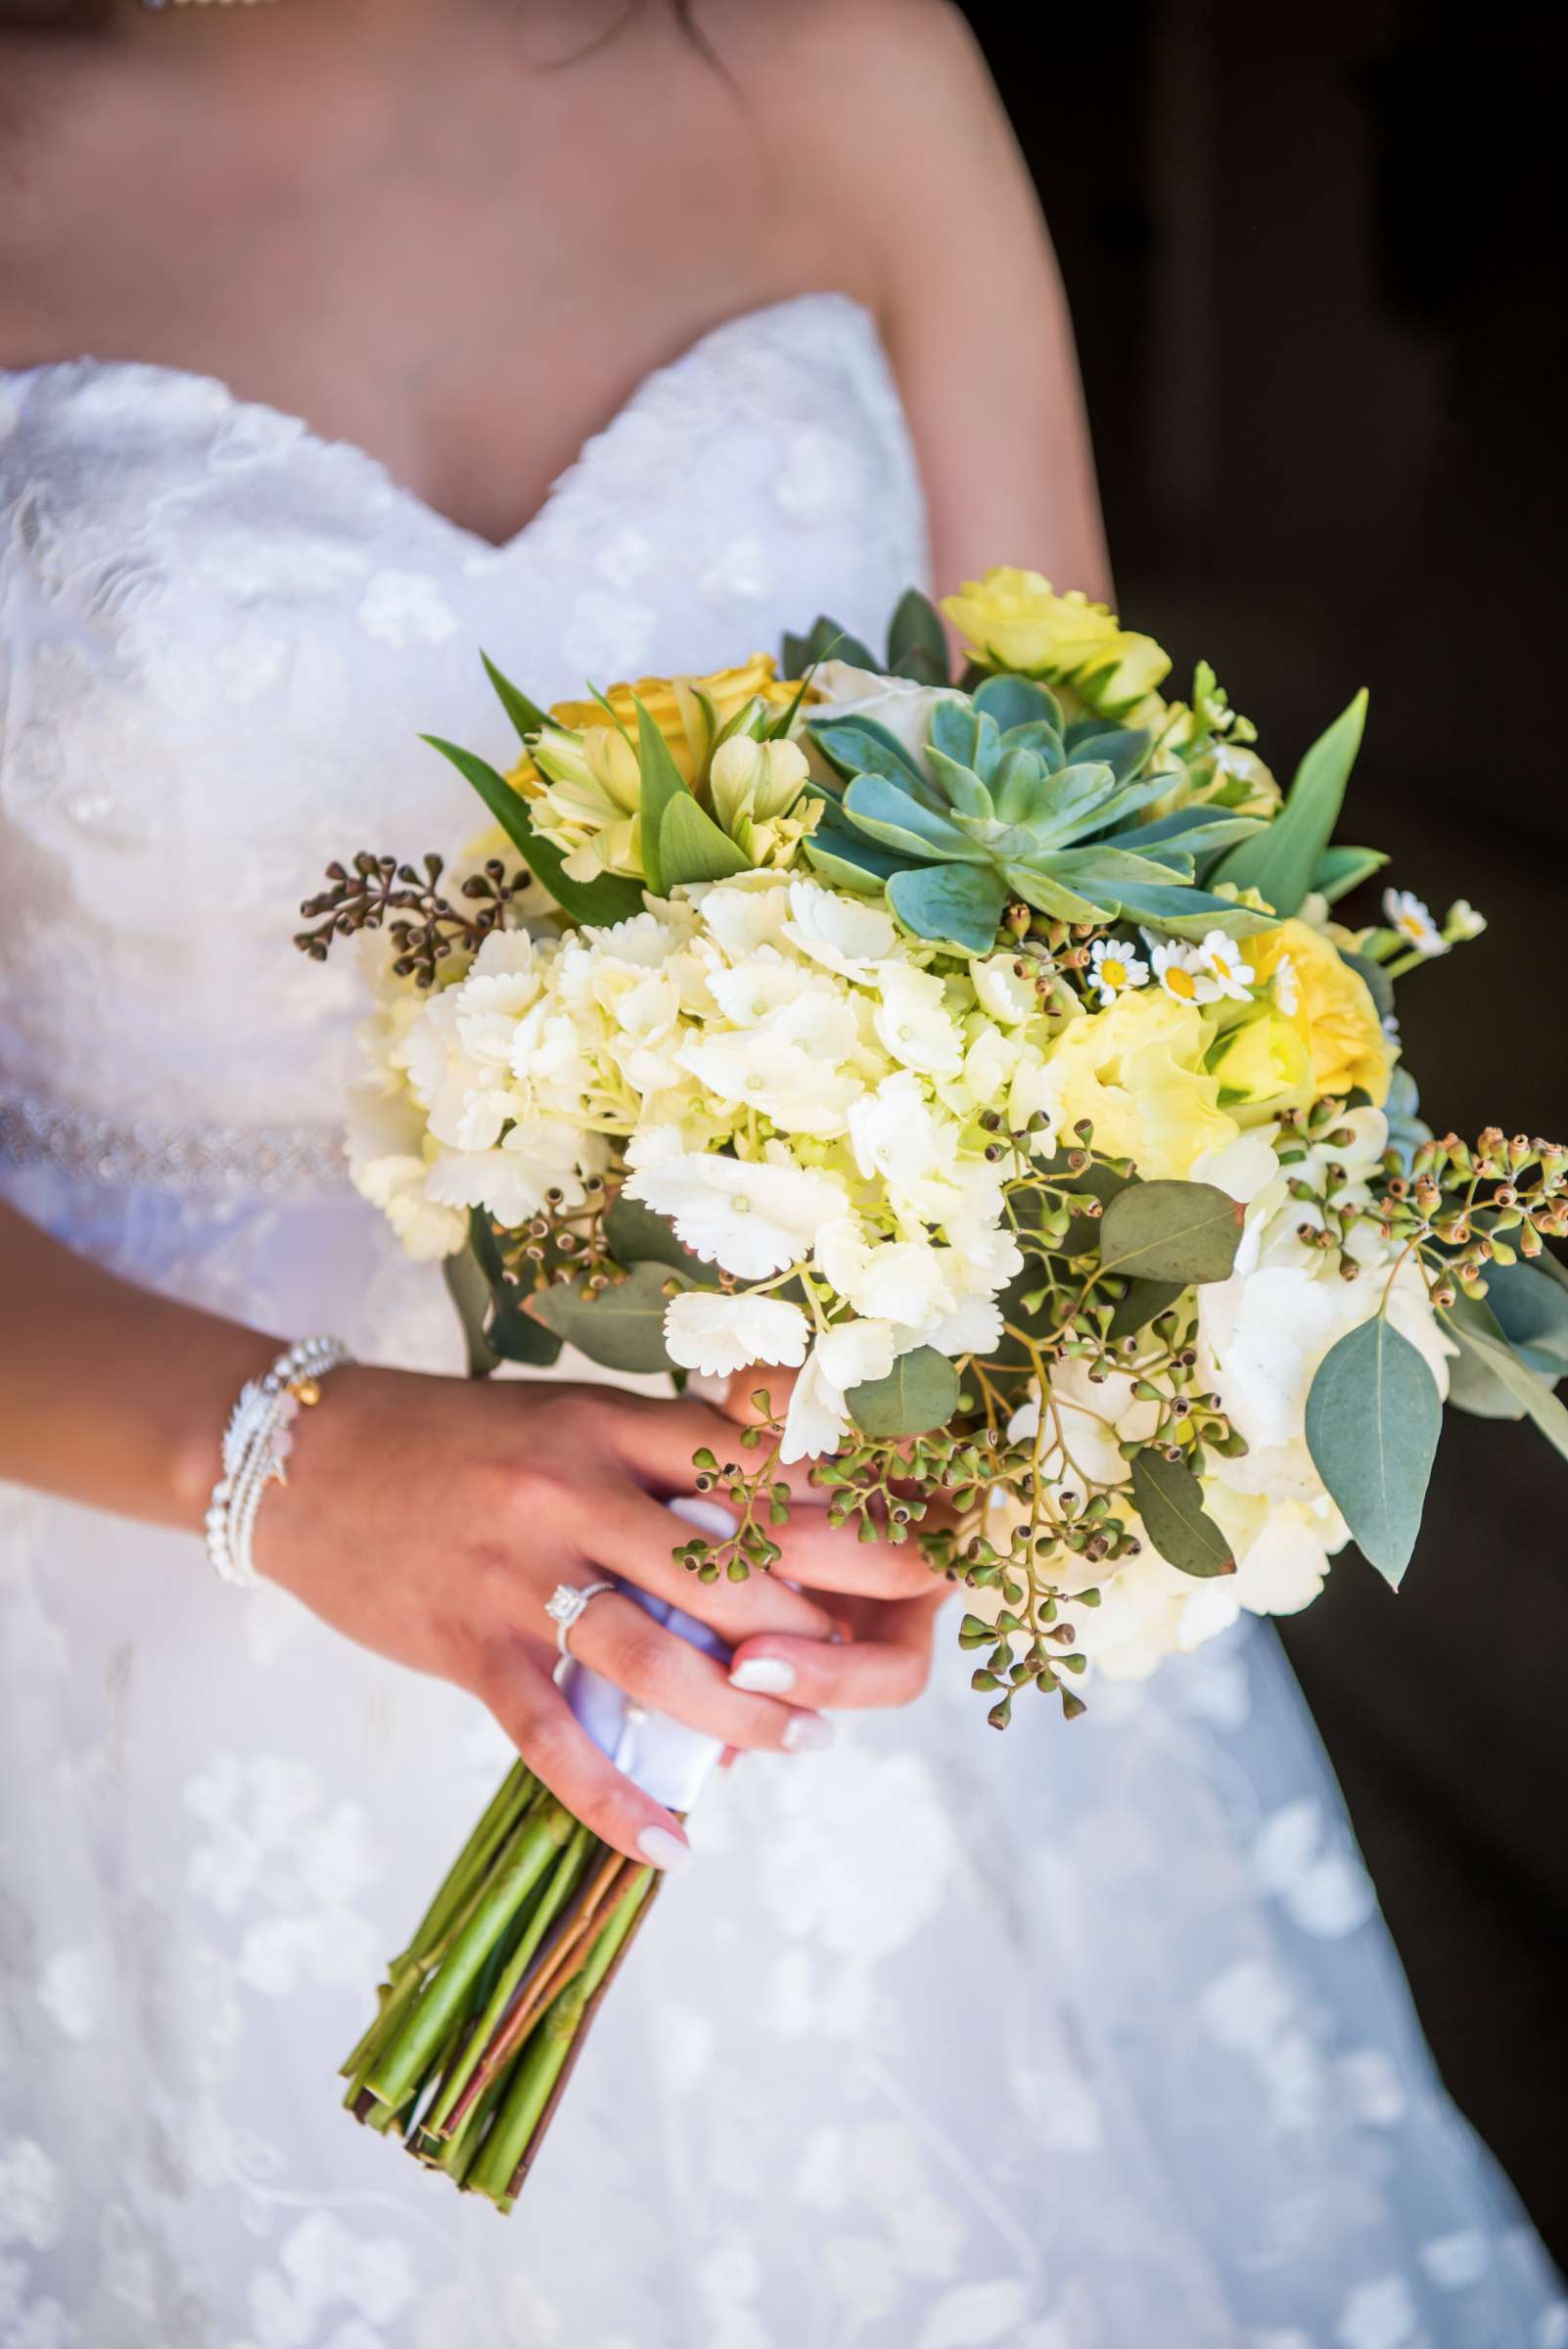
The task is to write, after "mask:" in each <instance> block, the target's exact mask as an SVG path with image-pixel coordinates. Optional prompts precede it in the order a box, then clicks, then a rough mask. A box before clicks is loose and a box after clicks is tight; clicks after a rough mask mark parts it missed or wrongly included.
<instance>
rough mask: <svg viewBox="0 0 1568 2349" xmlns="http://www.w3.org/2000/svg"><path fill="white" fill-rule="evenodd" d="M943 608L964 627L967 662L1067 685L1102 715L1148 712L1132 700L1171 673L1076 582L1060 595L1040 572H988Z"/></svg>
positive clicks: (1162, 658)
mask: <svg viewBox="0 0 1568 2349" xmlns="http://www.w3.org/2000/svg"><path fill="white" fill-rule="evenodd" d="M942 608H943V610H944V611H945V613H946V615H947V618H948V619H949V620H950V621H951V622H952V623H953V625H954V627H956V628H959V629H961V630H962V632H963V635H964V639H965V649H966V650H967V652H968V654H969V657H970V659H971V660H972V661H976V662H978V663H979V664H980V665H981V666H982V667H983V668H1004V669H1012V670H1016V671H1017V673H1018V674H1019V675H1021V676H1026V677H1038V678H1040V679H1041V680H1042V681H1043V682H1044V683H1046V684H1062V685H1067V686H1070V687H1071V688H1072V690H1073V691H1074V692H1075V693H1076V694H1077V695H1078V698H1079V699H1080V701H1082V702H1083V703H1084V705H1085V707H1086V708H1088V709H1090V710H1093V711H1096V712H1097V713H1098V714H1100V715H1102V716H1118V717H1121V716H1127V717H1138V718H1141V716H1143V715H1145V714H1148V713H1145V712H1142V711H1139V710H1138V708H1137V705H1139V704H1140V703H1143V702H1144V701H1145V700H1146V699H1147V698H1148V697H1149V696H1151V695H1153V694H1154V693H1155V690H1156V688H1157V687H1158V686H1159V684H1160V683H1161V681H1162V679H1164V678H1165V677H1166V676H1168V675H1169V674H1170V669H1171V656H1170V654H1169V653H1167V652H1165V651H1164V650H1163V649H1162V648H1161V646H1159V645H1157V644H1156V643H1155V641H1154V639H1153V637H1152V636H1136V635H1133V634H1132V633H1131V632H1130V630H1129V629H1126V628H1123V627H1121V626H1120V625H1119V624H1118V622H1117V620H1116V616H1115V614H1114V613H1112V612H1110V611H1108V610H1107V609H1106V607H1105V605H1104V604H1091V603H1090V602H1089V600H1088V598H1087V596H1086V595H1084V593H1083V591H1082V589H1080V588H1076V587H1075V588H1073V589H1072V590H1071V591H1070V592H1069V593H1068V594H1066V595H1058V594H1057V593H1056V591H1055V589H1054V588H1053V587H1052V585H1051V583H1050V581H1049V579H1046V578H1042V577H1041V576H1040V575H1039V573H1038V571H1016V570H1011V569H1008V568H1006V567H1003V568H1001V569H998V570H995V571H988V572H987V574H986V576H985V577H984V578H983V579H968V580H966V581H965V583H964V585H963V586H962V587H961V588H960V589H959V591H958V593H957V594H956V595H949V596H946V597H945V598H944V601H943V607H942ZM1159 707H1160V705H1159V704H1158V703H1156V705H1155V708H1156V710H1158V708H1159Z"/></svg>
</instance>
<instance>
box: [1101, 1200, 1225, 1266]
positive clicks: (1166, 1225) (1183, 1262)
mask: <svg viewBox="0 0 1568 2349" xmlns="http://www.w3.org/2000/svg"><path fill="white" fill-rule="evenodd" d="M1241 1223H1242V1208H1241V1204H1240V1202H1239V1200H1235V1199H1232V1198H1231V1197H1230V1195H1229V1193H1228V1192H1226V1191H1222V1190H1220V1189H1218V1188H1217V1187H1216V1185H1215V1184H1213V1183H1212V1182H1164V1181H1162V1182H1130V1183H1129V1184H1128V1186H1127V1188H1126V1190H1124V1191H1120V1192H1119V1193H1118V1194H1117V1196H1116V1197H1115V1198H1114V1199H1113V1200H1112V1201H1111V1204H1110V1206H1109V1207H1108V1208H1107V1209H1106V1211H1105V1213H1104V1215H1103V1216H1102V1217H1101V1219H1100V1225H1099V1232H1100V1268H1101V1270H1102V1271H1105V1272H1120V1273H1122V1274H1123V1275H1124V1276H1126V1277H1128V1278H1136V1279H1140V1280H1161V1281H1175V1282H1177V1283H1178V1284H1179V1285H1180V1286H1181V1287H1182V1288H1189V1287H1190V1286H1191V1285H1192V1284H1193V1283H1194V1282H1195V1281H1210V1280H1227V1279H1228V1278H1229V1276H1230V1273H1231V1270H1232V1267H1234V1265H1235V1261H1236V1250H1237V1248H1238V1247H1239V1245H1240V1243H1241Z"/></svg>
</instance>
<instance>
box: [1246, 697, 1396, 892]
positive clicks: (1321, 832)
mask: <svg viewBox="0 0 1568 2349" xmlns="http://www.w3.org/2000/svg"><path fill="white" fill-rule="evenodd" d="M1365 723H1366V689H1365V687H1364V686H1363V687H1362V688H1361V691H1360V693H1359V694H1358V695H1357V696H1356V699H1355V700H1354V701H1353V702H1352V703H1351V705H1350V707H1349V709H1348V710H1344V711H1342V712H1341V713H1340V714H1339V716H1338V717H1336V718H1335V720H1334V722H1333V724H1332V725H1331V726H1329V727H1328V728H1327V730H1326V731H1325V732H1324V733H1322V734H1320V735H1319V736H1318V738H1317V740H1316V741H1315V742H1314V744H1313V746H1312V748H1311V750H1309V751H1308V753H1307V755H1306V757H1305V758H1304V759H1303V760H1302V762H1301V764H1300V766H1298V768H1297V769H1296V776H1295V780H1294V782H1293V783H1292V784H1291V787H1290V795H1289V797H1288V799H1287V800H1286V802H1285V805H1284V806H1283V808H1282V809H1281V810H1280V812H1279V814H1278V815H1277V816H1275V818H1274V820H1273V822H1272V823H1271V824H1270V825H1269V826H1268V829H1267V830H1266V831H1265V832H1263V833H1262V834H1260V835H1259V836H1258V837H1257V838H1256V839H1253V840H1244V841H1241V842H1239V843H1238V844H1237V846H1236V847H1235V848H1233V849H1231V850H1230V851H1229V852H1228V853H1227V854H1226V855H1224V856H1222V858H1221V860H1220V863H1219V865H1218V867H1217V868H1216V871H1215V875H1214V878H1215V880H1216V882H1222V881H1223V882H1229V883H1233V884H1234V886H1235V887H1236V888H1237V889H1256V890H1259V891H1261V893H1262V894H1263V896H1264V897H1265V898H1267V899H1268V903H1269V904H1270V905H1271V906H1272V907H1273V908H1274V911H1275V912H1276V913H1279V914H1292V913H1295V912H1297V911H1298V910H1299V909H1300V906H1301V902H1302V899H1303V898H1305V897H1306V895H1307V893H1308V891H1309V890H1310V889H1311V888H1312V886H1313V879H1314V874H1315V873H1316V871H1317V867H1318V863H1319V861H1320V859H1321V857H1322V855H1323V853H1324V852H1325V850H1326V849H1327V847H1328V844H1329V841H1330V840H1331V839H1332V837H1333V832H1334V826H1335V824H1336V823H1337V822H1338V821H1339V811H1340V808H1341V806H1343V805H1344V800H1345V786H1346V784H1347V783H1348V782H1349V781H1350V772H1351V768H1352V767H1353V766H1354V765H1355V763H1356V754H1357V752H1358V751H1359V750H1360V744H1361V731H1362V728H1363V727H1364V725H1365Z"/></svg>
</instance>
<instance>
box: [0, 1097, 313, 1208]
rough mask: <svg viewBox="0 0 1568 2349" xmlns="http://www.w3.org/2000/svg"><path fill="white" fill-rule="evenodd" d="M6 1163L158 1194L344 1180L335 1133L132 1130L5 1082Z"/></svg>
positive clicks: (134, 1125)
mask: <svg viewBox="0 0 1568 2349" xmlns="http://www.w3.org/2000/svg"><path fill="white" fill-rule="evenodd" d="M0 1163H9V1164H10V1165H12V1166H22V1167H36V1166H42V1167H51V1168H54V1169H55V1170H56V1171H57V1172H59V1173H61V1174H74V1175H82V1176H87V1177H89V1178H92V1179H95V1180H97V1181H100V1182H109V1183H118V1184H137V1185H143V1186H146V1187H147V1188H150V1189H157V1190H172V1191H208V1192H219V1193H228V1194H231V1195H245V1194H254V1193H257V1192H262V1193H265V1194H266V1195H267V1196H268V1197H274V1196H278V1195H284V1196H287V1195H289V1194H298V1193H300V1192H311V1191H324V1190H340V1189H342V1187H343V1185H344V1183H345V1182H346V1179H347V1169H346V1164H345V1160H344V1145H343V1134H342V1132H341V1131H340V1130H339V1129H338V1128H336V1127H331V1126H224V1125H218V1124H215V1123H214V1124H208V1123H205V1122H200V1121H197V1122H191V1123H184V1124H180V1125H165V1124H161V1123H159V1122H158V1121H157V1120H155V1119H137V1120H134V1121H132V1122H130V1123H128V1124H127V1123H120V1122H116V1121H115V1119H113V1118H101V1117H98V1116H95V1115H94V1114H93V1113H91V1112H90V1111H87V1110H82V1109H76V1108H73V1107H70V1106H69V1105H68V1104H65V1103H62V1102H59V1101H51V1100H49V1099H47V1098H46V1097H45V1096H44V1095H43V1094H41V1093H25V1092H18V1091H13V1090H10V1089H8V1088H7V1087H6V1086H4V1085H3V1084H0Z"/></svg>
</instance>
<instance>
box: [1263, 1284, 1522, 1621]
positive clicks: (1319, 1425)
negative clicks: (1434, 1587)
mask: <svg viewBox="0 0 1568 2349" xmlns="http://www.w3.org/2000/svg"><path fill="white" fill-rule="evenodd" d="M1564 1417H1565V1418H1568V1413H1565V1414H1564ZM1442 1427H1443V1404H1442V1399H1441V1397H1440V1396H1439V1394H1438V1388H1437V1381H1436V1379H1435V1378H1434V1377H1433V1376H1432V1373H1431V1371H1430V1370H1429V1369H1428V1368H1427V1366H1426V1363H1425V1361H1424V1360H1423V1359H1422V1358H1421V1356H1420V1354H1419V1353H1418V1352H1417V1351H1416V1349H1415V1348H1414V1347H1413V1346H1412V1345H1411V1344H1410V1341H1409V1339H1408V1338H1406V1337H1402V1336H1401V1335H1400V1332H1399V1331H1398V1330H1397V1329H1396V1328H1395V1327H1394V1325H1393V1323H1392V1322H1390V1321H1389V1320H1387V1319H1386V1318H1385V1317H1384V1315H1383V1314H1381V1313H1378V1314H1375V1315H1374V1316H1373V1318H1372V1319H1371V1320H1370V1321H1363V1322H1362V1323H1361V1325H1360V1328H1359V1329H1353V1330H1352V1331H1351V1332H1350V1333H1349V1335H1348V1336H1346V1337H1343V1338H1341V1339H1340V1340H1339V1342H1338V1344H1337V1345H1334V1346H1331V1347H1330V1348H1329V1350H1328V1352H1327V1354H1326V1355H1325V1356H1324V1357H1323V1359H1322V1360H1321V1362H1319V1364H1318V1365H1317V1372H1316V1375H1315V1377H1314V1380H1313V1383H1312V1389H1311V1392H1310V1393H1309V1395H1308V1397H1307V1449H1308V1451H1310V1452H1311V1454H1312V1457H1313V1465H1314V1467H1315V1468H1316V1470H1317V1473H1318V1475H1319V1476H1320V1477H1321V1478H1322V1480H1323V1483H1324V1484H1325V1485H1326V1486H1327V1488H1328V1491H1329V1494H1330V1496H1331V1497H1332V1498H1333V1500H1334V1502H1335V1504H1336V1506H1337V1507H1338V1509H1339V1511H1340V1514H1341V1515H1342V1516H1343V1518H1344V1520H1345V1522H1346V1524H1347V1525H1348V1526H1349V1527H1350V1530H1351V1534H1352V1536H1353V1538H1354V1540H1355V1541H1356V1543H1358V1545H1359V1546H1360V1550H1361V1553H1362V1555H1363V1556H1364V1557H1365V1558H1366V1559H1367V1560H1368V1562H1369V1563H1370V1564H1371V1565H1373V1566H1375V1567H1376V1568H1377V1571H1378V1573H1379V1574H1381V1575H1382V1576H1383V1578H1384V1580H1385V1581H1386V1582H1387V1583H1389V1584H1390V1585H1391V1586H1392V1588H1393V1589H1396V1590H1397V1589H1399V1587H1400V1583H1401V1581H1402V1580H1403V1578H1404V1574H1405V1569H1406V1567H1407V1565H1408V1564H1409V1562H1410V1553H1411V1551H1412V1550H1413V1549H1414V1547H1415V1538H1416V1535H1417V1534H1418V1533H1419V1531H1420V1526H1421V1505H1422V1502H1423V1501H1424V1500H1425V1498H1426V1488H1427V1482H1428V1479H1429V1478H1430V1476H1431V1473H1432V1462H1433V1459H1434V1458H1435V1456H1436V1453H1437V1447H1438V1437H1439V1435H1440V1434H1441V1433H1442Z"/></svg>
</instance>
